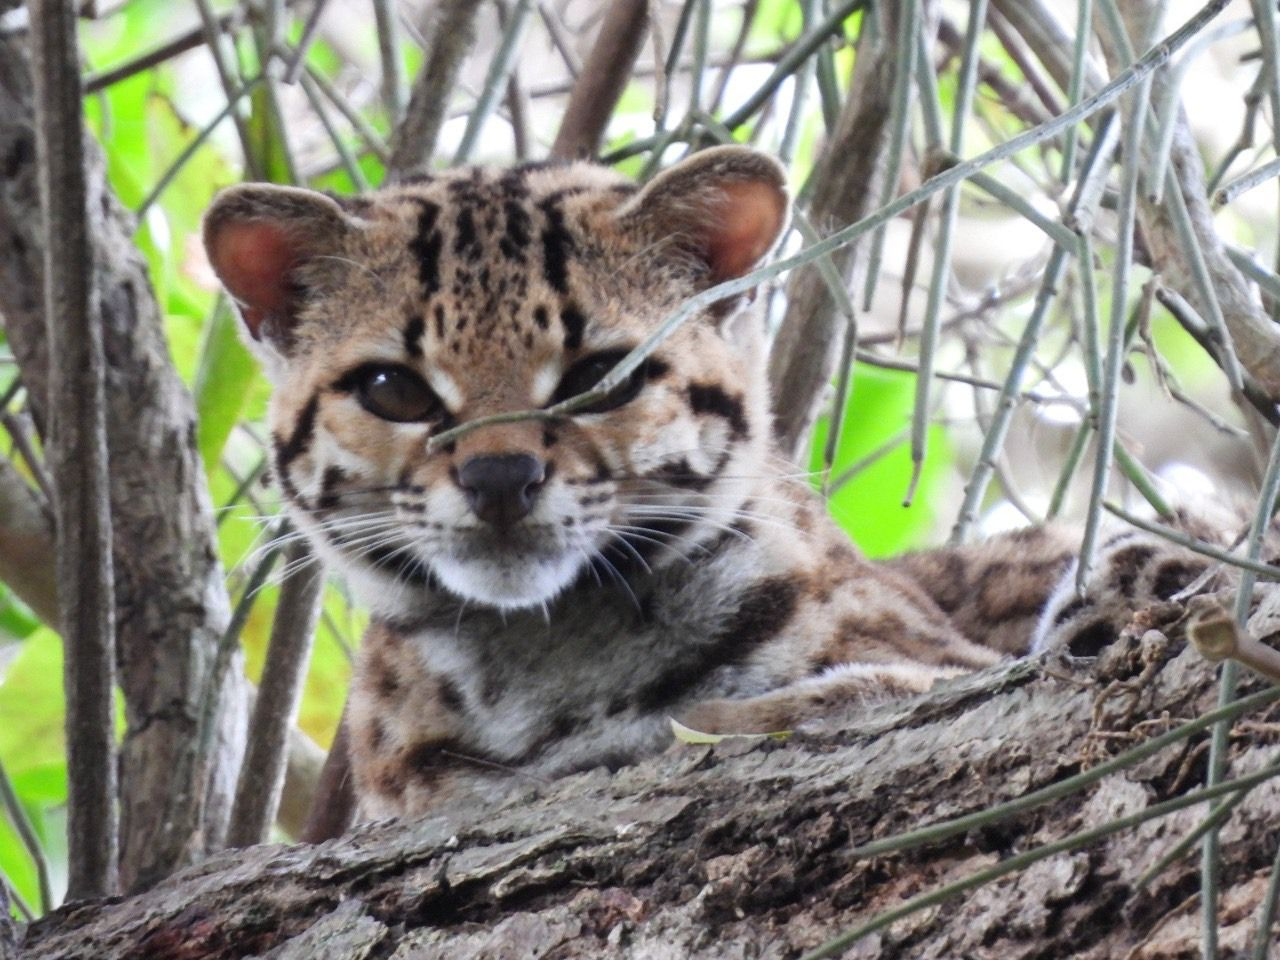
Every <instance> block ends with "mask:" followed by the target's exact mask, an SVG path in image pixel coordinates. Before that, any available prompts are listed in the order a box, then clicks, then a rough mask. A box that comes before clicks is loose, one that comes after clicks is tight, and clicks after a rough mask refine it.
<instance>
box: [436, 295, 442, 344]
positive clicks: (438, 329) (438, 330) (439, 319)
mask: <svg viewBox="0 0 1280 960" xmlns="http://www.w3.org/2000/svg"><path fill="white" fill-rule="evenodd" d="M435 319H436V339H437V340H444V304H443V303H437V304H436V309H435Z"/></svg>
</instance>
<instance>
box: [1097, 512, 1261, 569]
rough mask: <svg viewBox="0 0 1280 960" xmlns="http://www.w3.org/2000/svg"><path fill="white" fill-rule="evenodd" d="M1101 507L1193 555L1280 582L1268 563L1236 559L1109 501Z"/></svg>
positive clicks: (1231, 554)
mask: <svg viewBox="0 0 1280 960" xmlns="http://www.w3.org/2000/svg"><path fill="white" fill-rule="evenodd" d="M1102 505H1103V507H1105V508H1106V509H1107V511H1109V512H1110V513H1113V514H1115V515H1116V516H1117V517H1119V518H1120V519H1121V520H1123V521H1124V522H1125V523H1128V524H1130V525H1131V526H1134V527H1137V528H1138V529H1139V530H1145V531H1147V533H1153V534H1155V535H1156V536H1157V537H1161V538H1163V539H1165V540H1168V541H1169V542H1170V543H1176V544H1178V545H1179V546H1182V547H1186V548H1187V549H1188V550H1190V551H1192V552H1193V553H1198V554H1201V555H1202V556H1206V557H1210V558H1212V559H1214V560H1217V561H1219V562H1221V563H1225V564H1228V565H1230V566H1233V567H1237V568H1239V569H1241V570H1250V571H1252V572H1253V573H1255V574H1257V575H1258V576H1260V577H1265V578H1266V579H1268V580H1280V567H1273V566H1272V565H1271V564H1269V563H1260V562H1259V561H1257V560H1252V559H1250V558H1248V557H1238V556H1236V555H1235V554H1234V553H1232V552H1231V551H1229V550H1223V549H1222V548H1221V547H1216V546H1214V545H1213V544H1211V543H1205V542H1204V541H1203V540H1199V539H1197V538H1196V537H1192V536H1190V535H1188V534H1185V533H1183V532H1182V531H1181V530H1175V529H1173V528H1172V527H1166V526H1165V525H1164V524H1160V523H1156V522H1155V521H1153V520H1144V519H1142V518H1141V517H1138V516H1135V515H1134V514H1132V513H1129V512H1128V511H1127V510H1125V509H1124V508H1122V507H1121V506H1119V505H1118V504H1116V503H1113V502H1111V501H1110V500H1104V501H1103V504H1102Z"/></svg>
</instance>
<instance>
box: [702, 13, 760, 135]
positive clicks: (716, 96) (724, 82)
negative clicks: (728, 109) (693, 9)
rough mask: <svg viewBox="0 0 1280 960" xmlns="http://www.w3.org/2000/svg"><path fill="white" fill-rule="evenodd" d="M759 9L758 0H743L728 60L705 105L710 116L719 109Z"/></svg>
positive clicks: (740, 60) (745, 46) (740, 59)
mask: <svg viewBox="0 0 1280 960" xmlns="http://www.w3.org/2000/svg"><path fill="white" fill-rule="evenodd" d="M759 9H760V0H743V4H742V25H741V26H740V27H739V28H738V36H737V37H736V38H735V39H734V41H733V47H732V49H730V51H729V60H728V62H727V63H726V64H725V65H724V68H723V69H722V70H721V71H720V77H719V79H718V80H717V81H716V88H715V92H714V93H712V94H711V102H710V103H709V104H708V105H707V113H709V114H711V115H712V116H714V115H715V114H716V112H717V111H718V110H719V109H720V101H722V100H723V99H724V93H725V90H727V89H728V87H729V77H731V76H732V75H733V71H734V70H736V69H738V64H739V63H741V62H742V53H743V51H744V50H746V48H747V38H748V37H749V36H750V35H751V24H752V23H754V22H755V19H756V12H757V11H758V10H759Z"/></svg>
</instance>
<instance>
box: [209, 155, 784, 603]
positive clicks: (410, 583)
mask: <svg viewBox="0 0 1280 960" xmlns="http://www.w3.org/2000/svg"><path fill="white" fill-rule="evenodd" d="M787 210H788V202H787V197H786V192H785V185H784V175H783V171H782V169H781V168H780V167H779V166H778V164H777V163H776V162H775V161H773V160H772V159H770V158H768V157H765V156H763V155H761V154H758V153H755V152H753V151H750V150H747V149H744V148H739V147H722V148H717V149H712V150H706V151H703V152H701V153H698V154H695V155H694V156H693V157H691V158H689V159H688V160H685V161H684V162H682V163H680V164H678V165H676V166H675V167H672V168H671V169H670V170H668V171H666V172H665V173H663V174H661V175H660V176H658V177H656V178H655V179H654V180H653V181H652V182H650V183H649V184H648V185H647V186H645V187H644V188H643V189H637V188H636V187H635V186H634V185H632V184H630V183H628V182H627V181H625V180H624V179H622V178H620V177H619V176H617V175H616V174H614V173H612V172H611V171H609V170H607V169H605V168H602V167H598V166H593V165H589V164H569V165H550V164H548V165H529V166H524V167H516V168H513V169H506V170H503V169H494V170H486V169H479V168H475V169H462V170H453V171H448V172H444V173H441V174H438V175H433V176H424V177H419V178H414V179H411V180H409V181H407V182H405V183H402V184H399V185H397V186H393V187H390V188H387V189H384V190H381V191H379V192H377V193H374V194H371V195H369V196H367V197H362V198H358V199H337V198H333V197H329V196H326V195H324V194H320V193H316V192H312V191H308V190H299V189H292V188H285V187H275V186H267V185H260V184H248V185H244V186H239V187H233V188H231V189H229V190H226V191H224V192H223V193H222V194H220V195H219V197H218V198H217V200H216V201H215V203H214V205H213V207H212V208H211V209H210V211H209V213H208V215H207V217H206V220H205V231H204V236H205V245H206V248H207V250H208V253H209V258H210V261H211V262H212V264H213V267H214V269H215V270H216V271H217V273H218V276H219V277H220V278H221V279H222V282H223V284H224V285H225V286H226V288H227V290H228V291H229V292H230V294H231V296H232V297H233V298H234V299H235V301H236V303H237V304H238V305H239V308H240V314H241V316H242V318H243V321H244V330H245V333H246V336H247V339H248V341H249V343H250V344H251V345H252V346H253V347H254V349H255V351H256V352H257V353H258V355H259V357H260V358H261V359H262V361H263V364H264V367H265V369H266V371H267V373H268V376H269V377H270V378H271V380H272V381H273V385H274V390H273V396H272V401H271V408H270V427H271V438H272V439H271V444H272V453H273V469H274V474H275V479H276V481H277V483H278V484H279V485H280V488H281V490H282V491H283V494H284V497H285V500H286V501H287V503H288V505H289V507H290V511H291V514H292V516H293V517H294V518H295V520H296V522H297V523H298V524H299V525H300V526H301V527H302V528H303V529H304V530H306V531H307V532H308V533H309V534H310V535H311V537H312V538H313V539H314V540H315V542H316V543H317V544H318V545H319V546H320V548H321V549H322V551H323V552H324V553H325V554H326V555H327V556H328V557H329V558H330V559H331V560H334V561H336V562H337V563H338V564H339V565H340V567H341V568H342V569H343V570H344V571H345V572H346V573H347V574H348V576H349V577H351V579H352V580H353V582H354V583H355V584H356V585H357V586H358V587H360V588H361V590H360V592H361V594H362V595H363V597H364V598H365V599H366V600H367V601H368V602H371V603H372V604H374V606H375V607H381V608H382V609H384V610H386V609H388V608H395V607H396V606H397V605H401V606H403V605H404V604H410V605H411V604H412V602H413V596H414V594H415V591H417V590H419V589H424V588H425V589H435V588H438V587H439V586H443V587H444V588H446V589H447V590H448V591H450V592H451V593H453V594H455V595H457V596H458V597H461V598H464V599H466V600H468V601H474V602H478V603H481V604H484V605H488V606H492V607H498V608H503V609H514V608H520V607H529V606H537V605H540V604H543V603H546V602H547V601H549V600H551V599H552V598H554V597H555V596H556V595H557V594H559V593H560V592H561V591H563V590H564V589H565V588H566V587H568V586H569V585H570V584H572V583H574V582H575V581H577V580H579V579H580V578H582V577H584V576H590V577H600V578H601V579H602V581H603V582H605V583H608V582H609V578H611V577H614V576H618V577H622V576H625V575H626V574H627V571H628V570H632V569H636V568H640V569H643V568H644V567H647V566H657V565H661V564H663V563H667V562H670V561H671V560H672V559H673V558H674V557H677V556H687V555H689V553H690V551H694V550H696V549H698V544H700V543H704V542H705V541H706V540H707V539H708V538H710V537H713V536H715V535H717V534H719V533H722V532H723V529H724V528H725V527H727V526H728V525H730V524H731V523H732V518H733V511H734V510H735V509H736V508H737V507H739V506H740V505H741V502H742V498H743V496H744V495H745V494H744V491H745V490H746V488H747V486H749V485H750V480H749V479H748V478H749V477H752V476H758V475H759V474H760V472H761V465H762V463H763V460H764V458H765V456H766V450H767V448H768V437H767V433H768V429H769V427H768V414H767V397H766V390H765V385H764V371H763V351H762V348H761V336H760V332H759V330H758V329H755V328H756V327H757V326H758V321H757V320H756V319H755V318H753V317H751V316H750V314H751V312H750V311H741V310H740V309H739V308H740V306H741V305H742V302H743V300H744V298H735V299H734V300H732V301H722V302H720V303H718V304H713V305H711V306H710V307H708V308H707V309H706V310H704V311H703V312H702V313H701V314H699V315H696V316H694V317H692V318H691V319H690V320H689V321H688V322H686V323H685V324H684V325H683V326H681V327H680V329H678V330H677V331H676V332H675V333H674V334H673V335H672V336H671V337H670V338H669V339H667V340H666V341H665V342H664V343H662V345H661V346H660V347H659V348H658V349H657V351H656V352H655V353H654V354H653V356H652V357H651V359H650V360H649V361H648V362H647V363H646V364H645V365H644V366H642V367H641V368H640V369H639V370H637V371H636V373H635V374H634V375H633V376H631V377H630V378H629V379H627V380H626V382H625V383H624V384H623V385H622V386H621V387H619V388H618V389H617V390H616V391H614V392H613V393H612V394H610V395H609V396H608V397H606V398H605V399H603V400H601V401H599V402H598V403H595V404H593V405H591V406H589V407H586V408H584V409H581V410H578V411H576V412H575V413H573V414H572V415H569V416H565V417H562V418H558V419H555V420H519V421H515V422H505V423H495V424H491V425H487V426H483V427H481V428H479V429H476V430H474V431H473V432H470V433H467V434H465V435H463V436H461V437H458V438H457V439H456V440H455V441H454V442H450V443H446V444H444V445H441V446H439V447H438V449H430V448H429V446H428V441H429V440H430V439H431V438H432V436H433V435H436V434H439V433H441V432H442V431H444V430H447V429H449V428H451V427H454V426H456V425H458V424H462V423H466V422H468V421H472V420H475V419H477V418H481V417H489V416H492V415H495V414H508V413H514V412H517V411H524V410H542V409H545V408H547V407H549V406H551V405H553V404H556V403H558V402H560V401H562V400H565V399H567V398H569V397H571V396H574V395H576V394H579V393H582V392H584V391H586V390H587V389H589V388H590V387H592V386H593V385H594V384H595V383H596V382H597V381H599V380H600V378H601V377H603V376H604V375H605V374H606V373H608V372H609V370H610V368H611V367H612V366H613V364H614V363H616V361H617V360H619V359H620V358H621V357H622V356H623V355H624V354H625V353H626V352H627V351H628V350H630V349H631V348H632V347H634V346H636V345H637V344H638V343H640V342H641V341H643V340H644V339H645V338H646V337H647V336H648V335H650V334H651V333H653V332H654V331H655V330H656V329H657V328H658V326H659V325H660V324H661V323H662V321H663V320H665V319H667V318H668V317H669V316H670V315H671V314H672V313H673V312H674V311H675V310H676V309H677V308H678V307H679V306H680V305H681V304H682V303H683V302H684V301H686V300H687V299H688V298H689V297H690V296H692V295H694V294H697V293H699V292H700V291H703V290H705V289H707V288H709V287H711V286H713V285H715V284H717V283H719V282H721V281H724V280H728V279H731V278H735V277H739V276H742V275H744V274H746V273H748V272H749V271H750V270H751V269H752V268H754V267H755V266H756V265H757V264H758V263H759V262H760V261H761V259H763V258H764V257H765V256H766V255H767V253H768V252H769V251H770V250H771V249H772V248H773V246H774V245H775V243H776V242H777V239H778V237H779V236H780V234H781V232H782V229H783V227H784V225H785V221H786V219H787Z"/></svg>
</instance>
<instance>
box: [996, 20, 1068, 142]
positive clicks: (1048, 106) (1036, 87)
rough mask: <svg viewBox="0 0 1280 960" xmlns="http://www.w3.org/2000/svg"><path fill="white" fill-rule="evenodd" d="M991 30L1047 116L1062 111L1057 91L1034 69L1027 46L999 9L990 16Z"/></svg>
mask: <svg viewBox="0 0 1280 960" xmlns="http://www.w3.org/2000/svg"><path fill="white" fill-rule="evenodd" d="M991 32H992V33H994V34H995V35H996V38H997V39H998V40H999V41H1000V46H1002V47H1003V48H1004V52H1005V53H1006V54H1008V56H1009V59H1010V60H1012V61H1013V63H1014V65H1015V66H1016V67H1017V68H1018V72H1019V73H1021V74H1022V77H1023V79H1024V80H1026V81H1027V86H1029V87H1030V88H1031V92H1032V93H1034V94H1035V95H1036V97H1037V98H1038V99H1039V100H1040V103H1041V105H1042V106H1043V107H1044V108H1045V110H1047V111H1048V112H1049V116H1051V117H1052V116H1056V115H1057V114H1059V113H1061V112H1062V103H1061V101H1059V99H1058V95H1057V93H1055V92H1054V90H1053V89H1052V88H1051V87H1050V86H1049V83H1048V81H1047V80H1046V79H1045V78H1044V77H1043V76H1041V74H1040V71H1039V70H1037V69H1036V65H1035V64H1034V63H1033V62H1032V60H1031V56H1030V54H1029V52H1028V50H1027V48H1026V47H1025V46H1024V45H1023V43H1022V39H1021V38H1020V37H1019V36H1018V34H1017V32H1016V31H1015V30H1014V29H1013V26H1012V24H1010V23H1009V21H1008V20H1007V19H1006V18H1005V15H1004V14H1003V13H1001V12H1000V11H999V10H995V11H993V13H992V16H991Z"/></svg>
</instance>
